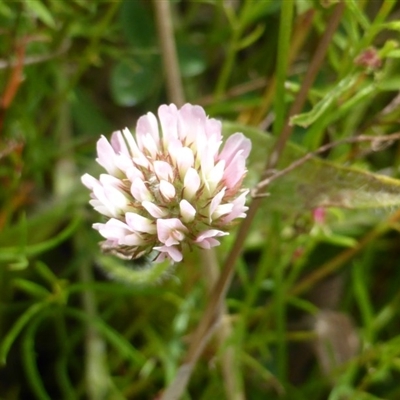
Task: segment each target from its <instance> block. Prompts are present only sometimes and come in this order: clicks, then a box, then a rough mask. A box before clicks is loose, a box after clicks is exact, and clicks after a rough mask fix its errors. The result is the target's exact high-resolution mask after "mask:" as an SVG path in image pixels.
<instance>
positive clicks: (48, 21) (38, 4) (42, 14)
mask: <svg viewBox="0 0 400 400" xmlns="http://www.w3.org/2000/svg"><path fill="white" fill-rule="evenodd" d="M24 4H25V6H26V7H28V8H30V10H31V11H32V12H33V13H34V14H35V15H36V16H37V17H38V18H39V19H40V20H41V21H42V22H43V23H44V24H45V25H47V26H48V27H50V28H55V27H56V23H55V21H54V18H53V16H52V15H51V12H50V11H49V10H48V9H47V8H46V6H45V5H44V4H43V2H42V1H40V0H29V1H25V2H24Z"/></svg>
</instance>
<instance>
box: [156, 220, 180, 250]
mask: <svg viewBox="0 0 400 400" xmlns="http://www.w3.org/2000/svg"><path fill="white" fill-rule="evenodd" d="M187 232H188V229H187V228H186V226H185V225H183V224H182V222H181V221H180V220H179V219H178V218H168V219H161V218H160V219H158V220H157V236H158V240H159V241H160V242H161V243H164V244H165V245H166V246H172V245H174V244H179V243H180V242H181V241H182V240H183V239H184V238H185V233H187Z"/></svg>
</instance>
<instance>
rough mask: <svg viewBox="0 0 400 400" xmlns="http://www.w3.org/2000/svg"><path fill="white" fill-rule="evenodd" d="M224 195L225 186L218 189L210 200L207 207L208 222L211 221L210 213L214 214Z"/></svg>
mask: <svg viewBox="0 0 400 400" xmlns="http://www.w3.org/2000/svg"><path fill="white" fill-rule="evenodd" d="M224 196H225V188H223V189H222V190H221V191H219V192H218V193H217V194H216V195H215V196H214V198H213V199H212V200H211V203H210V206H209V208H208V218H209V223H211V221H212V215H213V214H214V212H215V210H216V209H217V207H218V206H219V205H220V204H221V201H222V199H223V197H224Z"/></svg>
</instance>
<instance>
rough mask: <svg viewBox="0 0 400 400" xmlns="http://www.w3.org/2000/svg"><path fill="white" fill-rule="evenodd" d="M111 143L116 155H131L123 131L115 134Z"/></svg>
mask: <svg viewBox="0 0 400 400" xmlns="http://www.w3.org/2000/svg"><path fill="white" fill-rule="evenodd" d="M110 143H111V146H112V148H113V149H114V151H115V153H116V154H124V155H126V156H129V155H130V154H129V150H128V147H127V145H126V142H125V140H124V137H123V135H122V132H121V131H116V132H113V134H112V135H111V140H110Z"/></svg>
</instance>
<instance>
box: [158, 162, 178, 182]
mask: <svg viewBox="0 0 400 400" xmlns="http://www.w3.org/2000/svg"><path fill="white" fill-rule="evenodd" d="M153 165H154V173H155V174H156V175H157V178H158V179H159V180H161V179H164V180H165V181H168V182H172V180H173V176H174V173H173V171H172V167H171V165H170V164H168V163H167V162H165V161H154V164H153Z"/></svg>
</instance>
